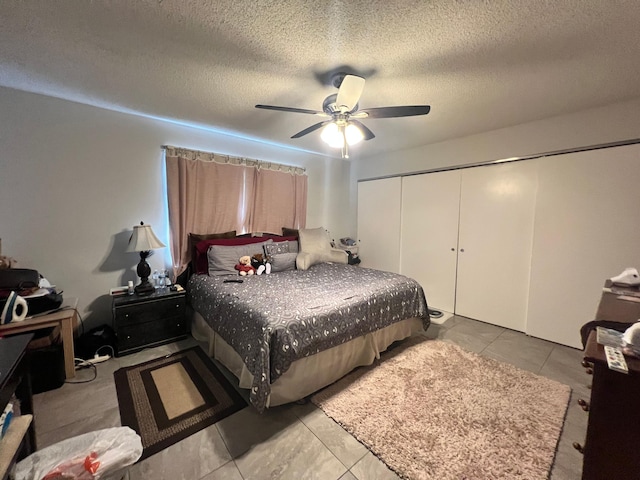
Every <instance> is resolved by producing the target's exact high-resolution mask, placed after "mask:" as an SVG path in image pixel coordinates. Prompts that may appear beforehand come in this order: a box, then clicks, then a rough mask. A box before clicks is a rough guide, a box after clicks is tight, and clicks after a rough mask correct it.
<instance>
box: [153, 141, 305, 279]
mask: <svg viewBox="0 0 640 480" xmlns="http://www.w3.org/2000/svg"><path fill="white" fill-rule="evenodd" d="M163 148H164V150H165V164H166V176H167V197H168V207H169V227H170V230H171V237H170V247H171V254H172V257H173V264H174V274H175V275H176V276H177V275H179V274H180V273H182V272H183V271H184V270H185V269H186V267H187V265H188V263H189V260H190V258H189V244H188V235H189V233H198V234H209V233H222V232H227V231H231V230H235V231H236V232H237V233H238V234H240V233H246V232H273V233H281V229H282V227H293V228H304V227H305V224H306V212H307V176H306V175H305V174H304V169H302V168H299V167H290V166H286V165H278V164H274V163H268V162H261V161H259V160H252V159H244V158H238V157H230V156H226V155H219V154H215V153H208V152H199V151H195V150H188V149H183V148H176V147H163Z"/></svg>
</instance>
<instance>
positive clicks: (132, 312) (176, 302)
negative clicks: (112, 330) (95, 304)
mask: <svg viewBox="0 0 640 480" xmlns="http://www.w3.org/2000/svg"><path fill="white" fill-rule="evenodd" d="M186 306H187V300H186V298H185V297H184V295H183V296H180V297H175V298H165V299H158V300H155V301H145V302H140V303H135V304H132V305H123V306H119V307H117V308H116V309H115V321H116V327H118V328H124V327H130V326H132V325H136V324H140V323H147V322H153V321H155V320H158V319H161V318H166V317H174V316H180V315H184V313H185V311H186Z"/></svg>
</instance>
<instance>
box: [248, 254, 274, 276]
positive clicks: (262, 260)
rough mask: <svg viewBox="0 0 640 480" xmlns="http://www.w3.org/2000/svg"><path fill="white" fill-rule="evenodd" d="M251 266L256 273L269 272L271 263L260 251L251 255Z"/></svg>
mask: <svg viewBox="0 0 640 480" xmlns="http://www.w3.org/2000/svg"><path fill="white" fill-rule="evenodd" d="M251 266H252V267H253V268H255V269H256V275H262V274H263V273H266V274H267V275H269V274H270V273H271V264H270V263H269V260H268V258H267V257H265V256H264V255H262V254H261V253H256V254H255V255H253V256H252V257H251Z"/></svg>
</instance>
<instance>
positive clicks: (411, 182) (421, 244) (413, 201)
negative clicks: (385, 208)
mask: <svg viewBox="0 0 640 480" xmlns="http://www.w3.org/2000/svg"><path fill="white" fill-rule="evenodd" d="M460 175H461V171H460V170H452V171H448V172H437V173H428V174H424V175H414V176H410V177H404V178H403V179H402V215H401V220H402V222H401V225H402V227H401V235H400V273H402V274H403V275H407V276H408V277H411V278H414V279H415V280H417V281H418V283H420V285H422V288H423V289H424V291H425V295H426V297H427V302H428V303H429V307H430V308H434V309H437V310H444V311H446V312H450V313H453V312H454V308H455V296H456V263H457V255H458V214H459V209H460Z"/></svg>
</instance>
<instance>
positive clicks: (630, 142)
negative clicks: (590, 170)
mask: <svg viewBox="0 0 640 480" xmlns="http://www.w3.org/2000/svg"><path fill="white" fill-rule="evenodd" d="M638 143H640V138H633V139H631V140H620V141H618V142H609V143H598V144H595V145H588V146H585V147H573V148H565V149H562V150H553V151H550V152H545V153H536V154H533V155H527V156H524V157H510V158H503V159H500V160H488V161H486V162H476V163H467V164H464V165H456V166H451V167H442V168H432V169H430V170H420V171H419V172H410V173H399V174H394V175H383V176H380V177H371V178H362V179H360V180H358V182H367V181H370V180H382V179H385V178H396V177H411V176H414V175H423V174H425V173H436V172H448V171H450V170H461V169H463V168H472V167H483V166H487V165H496V164H499V163H511V162H521V161H523V160H534V159H536V158H545V157H555V156H557V155H565V154H567V153H579V152H589V151H591V150H602V149H604V148H614V147H623V146H625V145H635V144H638Z"/></svg>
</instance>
